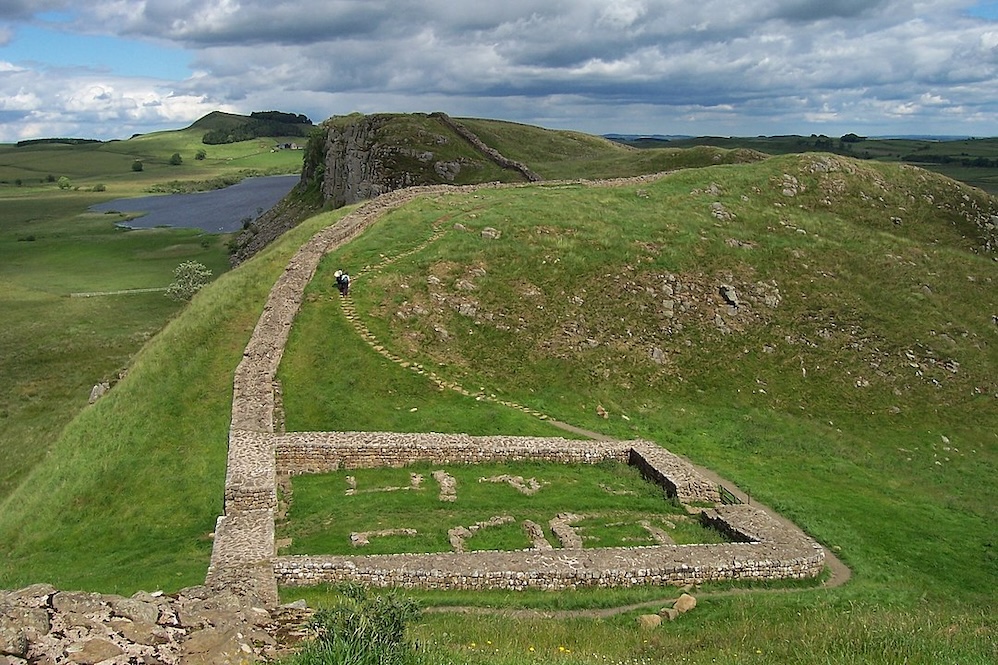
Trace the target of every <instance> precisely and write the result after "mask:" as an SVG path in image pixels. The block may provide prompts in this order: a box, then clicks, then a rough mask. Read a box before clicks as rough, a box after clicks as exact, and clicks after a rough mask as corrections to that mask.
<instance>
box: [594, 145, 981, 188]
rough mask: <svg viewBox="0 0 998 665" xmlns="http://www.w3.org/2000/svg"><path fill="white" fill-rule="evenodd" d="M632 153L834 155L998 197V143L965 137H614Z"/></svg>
mask: <svg viewBox="0 0 998 665" xmlns="http://www.w3.org/2000/svg"><path fill="white" fill-rule="evenodd" d="M608 136H611V137H614V138H613V140H614V141H616V142H618V143H620V144H621V145H626V146H629V147H632V148H641V149H649V148H665V147H669V148H691V147H696V146H711V147H715V148H725V149H728V150H734V149H738V148H742V149H751V150H757V151H759V152H762V153H766V154H769V155H790V154H801V153H805V152H814V151H818V152H830V153H834V154H837V155H844V156H847V157H856V158H859V159H873V160H877V161H881V162H907V163H909V164H916V165H918V166H922V167H924V168H927V169H930V170H932V171H936V172H937V173H941V174H943V175H946V176H949V177H951V178H954V179H956V180H960V181H961V182H965V183H967V184H969V185H973V186H974V187H979V188H981V189H983V190H985V191H986V192H989V193H991V194H998V138H968V137H959V136H894V137H861V136H857V135H855V134H846V135H844V136H825V135H818V134H812V135H810V136H802V135H795V134H790V135H784V136H742V137H739V136H697V137H666V136H628V135H608Z"/></svg>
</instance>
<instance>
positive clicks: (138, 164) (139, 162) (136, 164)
mask: <svg viewBox="0 0 998 665" xmlns="http://www.w3.org/2000/svg"><path fill="white" fill-rule="evenodd" d="M143 168H144V167H143V166H142V160H141V159H136V160H135V161H134V162H132V170H133V171H135V172H136V173H138V172H139V171H141V170H142V169H143Z"/></svg>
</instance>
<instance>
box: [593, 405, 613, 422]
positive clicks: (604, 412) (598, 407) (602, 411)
mask: <svg viewBox="0 0 998 665" xmlns="http://www.w3.org/2000/svg"><path fill="white" fill-rule="evenodd" d="M596 415H597V416H599V417H600V418H602V419H603V420H606V419H607V418H609V417H610V414H609V413H608V412H607V410H606V409H604V408H603V405H602V404H597V405H596Z"/></svg>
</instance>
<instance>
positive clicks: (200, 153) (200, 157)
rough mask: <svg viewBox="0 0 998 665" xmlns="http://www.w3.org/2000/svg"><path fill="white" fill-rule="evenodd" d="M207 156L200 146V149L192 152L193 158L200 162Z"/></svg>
mask: <svg viewBox="0 0 998 665" xmlns="http://www.w3.org/2000/svg"><path fill="white" fill-rule="evenodd" d="M207 156H208V153H207V152H206V151H205V149H204V148H201V149H200V150H198V151H197V153H195V154H194V159H196V160H198V161H199V162H200V161H203V160H204V159H205V158H206V157H207Z"/></svg>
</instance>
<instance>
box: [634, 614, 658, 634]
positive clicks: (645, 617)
mask: <svg viewBox="0 0 998 665" xmlns="http://www.w3.org/2000/svg"><path fill="white" fill-rule="evenodd" d="M661 625H662V617H660V616H659V615H657V614H642V615H641V616H639V617H638V628H640V629H641V630H652V629H654V628H658V627H659V626H661Z"/></svg>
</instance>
